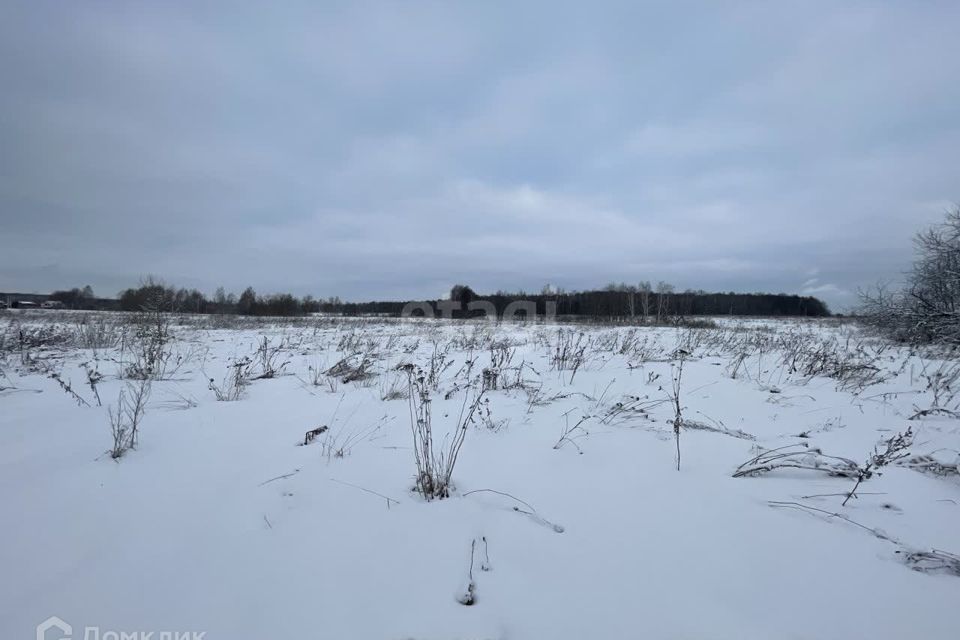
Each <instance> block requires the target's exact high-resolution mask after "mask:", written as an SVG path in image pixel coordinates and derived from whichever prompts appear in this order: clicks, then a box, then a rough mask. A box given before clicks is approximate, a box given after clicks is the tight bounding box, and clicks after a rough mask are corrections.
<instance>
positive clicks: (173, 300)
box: [120, 279, 340, 316]
mask: <svg viewBox="0 0 960 640" xmlns="http://www.w3.org/2000/svg"><path fill="white" fill-rule="evenodd" d="M324 304H327V305H338V304H340V299H339V298H331V299H329V300H328V301H326V303H322V302H320V301H318V300H315V299H314V298H313V297H312V296H306V297H304V298H297V297H296V296H294V295H292V294H289V293H274V294H270V295H266V296H261V295H257V292H256V291H254V289H253V287H247V288H246V289H244V291H243V292H242V293H241V294H240V295H239V296H237V295H236V294H233V293H227V292H226V291H224V289H223V287H220V288H218V289H217V291H216V293H214V295H213V297H212V298H207V296H205V295H204V294H203V293H202V292H201V291H198V290H197V289H182V288H179V289H178V288H176V287H172V286H169V285H166V284H163V283H161V282H156V281H154V280H152V279H148V280H147V281H145V282H144V283H143V284H141V285H140V286H139V287H136V288H131V289H126V290H124V291H122V292H121V293H120V309H122V310H123V311H140V310H143V309H156V310H160V311H171V312H180V313H225V314H240V315H247V316H299V315H305V314H308V313H316V312H318V311H321V306H322V305H324Z"/></svg>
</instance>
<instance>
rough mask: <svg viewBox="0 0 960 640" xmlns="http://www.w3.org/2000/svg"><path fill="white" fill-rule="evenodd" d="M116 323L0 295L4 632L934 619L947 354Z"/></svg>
mask: <svg viewBox="0 0 960 640" xmlns="http://www.w3.org/2000/svg"><path fill="white" fill-rule="evenodd" d="M132 320H133V319H132V318H130V317H127V316H123V315H120V314H113V315H102V316H98V315H83V314H70V313H60V314H55V315H50V316H45V315H43V314H42V313H37V312H6V313H5V314H4V315H2V316H0V335H2V338H0V340H2V342H0V368H2V371H3V373H4V375H2V376H0V388H2V391H0V504H2V505H3V507H4V509H3V525H2V527H0V567H2V568H3V572H2V576H3V577H2V579H0V638H4V639H7V638H9V639H16V638H33V637H34V633H35V627H36V625H37V624H38V623H40V622H41V621H43V620H44V619H46V618H48V617H49V616H53V615H55V616H58V617H59V618H61V619H63V620H64V621H66V622H68V623H69V624H70V625H72V627H73V637H74V638H81V637H83V632H84V629H86V628H89V627H96V628H97V629H98V630H99V633H100V634H101V636H102V635H103V634H104V633H107V632H110V631H116V632H135V631H140V632H151V631H152V632H155V636H154V638H159V634H160V633H161V632H165V631H172V632H181V633H182V632H190V631H193V632H205V633H206V636H205V637H206V638H207V640H246V639H249V640H264V639H267V638H270V639H286V638H416V639H418V640H421V639H423V640H425V639H440V638H551V639H560V638H571V639H574V638H575V639H578V640H582V639H584V638H712V639H713V638H731V639H734V638H736V639H742V638H758V639H764V640H766V639H769V638H847V639H849V638H874V639H877V638H928V637H938V638H952V637H956V634H957V629H958V627H957V619H956V610H957V605H958V603H960V576H958V575H957V572H958V571H960V558H958V557H957V556H954V555H951V552H952V553H960V536H958V531H960V481H958V476H957V463H958V453H957V450H958V449H960V421H958V419H957V416H956V415H955V414H954V413H953V411H954V410H956V409H957V405H958V402H960V395H958V396H955V394H957V392H958V391H960V381H958V378H960V362H958V361H950V360H940V359H936V358H934V357H933V355H932V354H930V353H923V352H916V351H914V352H909V351H908V350H906V349H904V348H901V347H895V346H891V345H888V344H884V343H882V342H880V341H878V340H875V339H873V338H870V337H868V336H865V335H862V334H861V333H860V332H859V331H858V330H857V329H856V328H855V327H854V326H853V325H850V324H841V323H838V322H835V321H830V322H814V321H810V322H804V321H796V320H793V321H751V322H748V323H735V322H732V321H729V320H725V321H723V322H721V323H720V326H719V328H702V329H686V328H629V327H617V328H610V327H593V326H590V327H581V326H568V325H563V326H558V325H538V324H517V325H496V324H492V323H491V324H486V323H479V324H474V323H462V322H455V323H449V322H447V323H444V322H440V321H429V322H428V321H387V320H383V321H371V320H349V319H329V318H311V319H305V320H298V321H292V322H273V323H271V322H269V321H262V322H255V321H252V320H250V321H246V320H243V321H241V320H239V319H237V320H234V319H227V320H228V321H229V322H237V323H238V326H236V327H228V328H215V327H216V326H217V323H219V322H221V319H219V318H216V317H175V318H174V319H173V324H172V325H171V326H170V327H165V326H162V325H163V321H162V320H161V322H160V324H159V325H157V324H151V321H152V320H154V319H151V318H143V319H142V320H143V324H141V325H139V326H138V325H136V324H135V323H133V322H132ZM158 327H159V328H158ZM156 332H160V334H161V335H159V336H158V335H157V333H156ZM166 332H169V334H167V333H166ZM151 354H152V355H151ZM468 361H469V362H472V365H470V364H468ZM681 364H682V376H681V375H680V371H681ZM484 370H486V373H485V372H484ZM328 372H329V375H328ZM51 376H54V377H51ZM420 376H422V377H423V381H422V383H420V386H421V387H422V388H423V389H424V390H425V393H428V394H429V396H430V402H429V408H430V412H431V416H432V418H431V424H430V428H431V430H432V433H433V438H434V449H435V450H436V451H445V450H446V449H447V448H448V447H449V445H450V444H451V442H453V438H454V436H456V435H457V430H458V425H460V424H463V423H465V422H466V430H465V431H462V432H461V433H462V435H463V436H464V440H463V444H462V447H461V449H460V452H459V457H458V459H457V461H456V466H455V467H454V468H453V472H452V478H451V479H452V483H453V487H452V489H451V491H450V494H451V495H450V497H449V498H447V499H438V500H433V501H427V500H425V499H424V498H423V497H422V496H420V495H419V494H417V493H416V492H415V491H414V487H415V485H416V483H417V468H416V463H415V456H414V436H413V428H412V424H411V422H412V420H415V415H416V414H417V413H418V411H421V410H422V409H423V406H424V405H422V404H421V398H420V396H419V395H418V396H416V397H415V398H414V400H415V402H413V404H412V405H411V400H410V398H409V397H408V387H409V384H410V382H409V379H410V378H411V377H412V378H414V382H416V378H418V377H420ZM138 378H147V380H146V382H144V381H142V380H139V379H138ZM91 379H92V380H93V381H94V384H92V385H91V384H90V382H89V381H90V380H91ZM211 379H212V382H211ZM484 386H486V389H485V390H484ZM677 388H679V393H677V394H675V389H677ZM121 389H127V391H126V392H125V394H126V395H125V403H126V404H127V405H128V406H129V403H130V398H131V394H135V393H136V392H138V391H139V390H143V391H145V392H149V398H148V401H147V404H146V411H145V412H144V413H143V415H142V418H141V419H140V424H139V436H138V442H137V446H136V448H135V449H132V450H129V451H126V452H125V453H123V455H122V456H121V457H120V458H119V459H117V460H114V459H112V458H111V455H110V453H109V452H108V450H109V449H111V448H112V447H113V444H114V442H113V438H112V436H111V428H110V415H109V412H108V410H109V409H112V410H113V412H114V415H116V413H117V409H118V407H117V405H118V394H119V393H120V391H121ZM95 391H96V393H95ZM97 394H98V395H99V398H100V399H101V400H102V406H98V402H97ZM478 395H479V401H477V403H476V409H475V411H474V412H473V413H472V420H471V421H469V422H467V421H466V416H467V415H471V414H470V407H471V406H472V405H473V403H474V401H475V400H476V399H477V397H478ZM675 395H676V397H674V396H675ZM218 396H219V397H222V398H224V400H223V401H220V400H218ZM677 398H678V399H679V402H677ZM678 404H679V408H680V412H681V419H680V420H679V421H678V422H679V426H680V428H679V430H680V434H679V451H680V459H679V466H680V469H679V470H678V469H677V465H678V460H677V450H678V449H677V447H678V445H677V436H676V433H675V425H674V421H675V419H676V417H677V416H676V410H677V405H678ZM931 409H935V410H933V411H931ZM918 413H920V414H921V415H916V414H918ZM913 416H916V417H915V418H914V419H910V418H911V417H913ZM322 427H326V429H325V430H324V429H322ZM908 428H910V432H909V433H907V434H906V435H905V437H906V438H907V439H908V440H909V439H910V438H911V436H912V444H911V445H910V446H909V447H908V448H905V449H898V448H897V447H898V445H897V442H896V441H895V440H893V441H892V443H891V445H890V446H891V452H890V456H889V457H885V455H884V454H885V452H886V451H887V446H888V445H887V443H888V442H891V440H892V439H894V438H895V436H897V434H904V432H906V431H907V429H908ZM315 429H316V430H317V431H318V432H317V433H316V435H314V436H313V437H312V438H309V437H308V436H307V434H306V432H308V431H310V430H315ZM305 439H309V440H310V442H309V443H308V444H306V445H304V441H305ZM901 444H903V443H901ZM772 449H779V451H778V452H777V453H776V454H768V455H767V456H766V457H761V458H759V459H757V456H758V455H761V456H762V454H763V452H764V450H772ZM874 453H877V454H878V455H879V456H880V457H879V458H871V456H872V455H873V454H874ZM751 459H756V460H757V462H756V463H755V464H754V466H753V467H751V468H746V467H741V465H743V464H744V463H747V462H748V461H749V460H751ZM764 460H773V462H772V464H771V465H767V466H776V465H777V464H781V465H782V464H788V465H790V466H788V467H786V468H775V469H772V470H769V471H767V470H766V469H762V468H760V467H762V466H763V461H764ZM878 460H879V462H878ZM871 461H873V462H874V466H872V467H870V468H867V466H866V465H867V463H868V462H871ZM877 465H879V466H877ZM738 468H739V469H741V471H744V470H745V471H751V470H752V471H755V472H756V473H752V474H751V473H746V474H742V475H743V477H734V475H735V474H736V473H737V471H738ZM865 471H866V472H867V473H866V475H869V477H866V478H865V479H863V481H862V482H861V484H860V485H859V487H858V488H857V494H856V496H854V497H850V498H849V499H848V494H849V492H850V491H851V490H852V489H853V488H854V485H855V484H856V481H857V478H858V477H860V476H862V475H864V472H865ZM877 471H879V473H877ZM845 500H847V502H846V505H845V506H843V505H842V503H843V502H844V501H845ZM784 503H789V504H784ZM817 510H820V511H817ZM830 514H839V516H833V515H830ZM843 518H848V519H849V521H848V520H844V519H843ZM933 550H938V551H936V552H934V553H930V552H931V551H933ZM471 576H472V577H471ZM463 602H468V603H469V602H472V604H469V605H467V604H463ZM54 634H55V632H53V631H52V632H51V633H50V635H51V636H53V635H54Z"/></svg>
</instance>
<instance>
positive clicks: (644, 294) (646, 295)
mask: <svg viewBox="0 0 960 640" xmlns="http://www.w3.org/2000/svg"><path fill="white" fill-rule="evenodd" d="M637 291H638V292H639V293H640V309H641V310H642V311H643V322H644V324H646V322H647V321H648V320H649V318H650V294H651V293H652V292H653V287H651V286H650V281H649V280H644V281H642V282H641V283H640V285H639V286H638V287H637Z"/></svg>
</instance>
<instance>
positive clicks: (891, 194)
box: [0, 1, 960, 308]
mask: <svg viewBox="0 0 960 640" xmlns="http://www.w3.org/2000/svg"><path fill="white" fill-rule="evenodd" d="M516 4H519V5H520V6H515V5H516ZM640 4H643V6H642V7H640V6H639V5H640ZM957 24H960V5H957V4H956V3H946V2H945V3H936V2H931V3H887V4H879V3H878V4H877V5H875V6H872V5H870V4H867V3H847V4H845V5H844V6H842V7H841V6H839V5H837V4H836V3H826V2H825V3H813V2H797V3H793V4H791V3H755V4H754V3H742V4H741V3H719V4H718V3H704V4H699V3H685V2H681V3H663V4H649V3H623V4H606V5H604V6H602V7H601V6H599V5H596V4H594V5H589V4H587V3H569V4H565V3H555V2H544V3H513V4H510V3H497V2H494V3H441V2H437V3H429V2H427V3H362V2H349V3H346V2H345V3H341V4H327V3H324V6H323V8H319V7H318V6H316V3H303V4H302V5H298V4H295V3H279V4H278V3H269V4H261V5H259V6H258V5H256V4H253V3H249V4H247V3H243V7H240V6H238V5H237V3H225V4H221V5H217V4H207V3H205V4H203V6H202V7H201V6H200V4H199V3H187V2H184V3H136V2H83V3H54V2H50V3H47V2H42V1H38V2H30V3H18V4H17V3H8V4H6V5H5V6H4V7H3V8H2V9H0V82H2V91H0V140H2V141H3V144H2V145H0V229H2V232H0V290H9V289H17V290H41V291H42V290H48V289H50V288H55V287H69V286H77V285H81V286H82V285H83V284H86V283H88V282H89V283H90V284H92V285H93V286H94V288H95V289H96V290H97V291H98V292H100V293H103V294H112V293H114V292H115V291H116V290H118V289H119V288H121V287H123V286H127V285H129V284H132V283H134V282H136V280H137V279H138V278H139V277H140V276H141V275H145V274H155V275H158V276H161V277H163V278H165V279H167V280H169V281H171V282H174V283H176V284H179V285H182V286H197V287H199V288H202V289H204V290H207V291H211V290H212V289H213V288H215V287H216V286H218V285H224V286H226V287H227V288H228V289H233V290H239V289H241V288H243V287H245V286H246V285H248V284H251V285H253V286H254V287H256V288H257V289H258V290H262V291H271V290H291V291H293V292H295V293H301V294H303V293H312V294H314V295H317V296H328V295H339V296H341V297H342V298H346V299H373V298H408V297H413V296H427V295H438V294H440V293H441V292H443V291H444V290H445V289H446V288H448V287H449V286H450V284H452V283H453V282H454V281H466V282H467V283H468V284H470V285H471V286H472V287H473V288H474V289H477V290H480V291H491V290H495V289H500V288H503V289H519V288H526V289H539V288H540V286H542V285H543V284H544V283H547V282H549V283H552V284H554V285H560V286H564V287H566V288H586V287H592V286H602V285H604V284H605V283H607V282H609V281H618V282H619V281H626V282H636V281H638V280H641V279H644V280H646V279H649V280H654V281H656V280H661V279H662V280H667V281H670V282H672V283H673V284H675V285H676V286H677V287H678V288H681V289H683V288H687V287H690V288H703V289H715V290H745V291H752V290H765V291H773V292H777V291H785V292H804V293H809V294H813V295H818V296H821V297H822V298H824V299H825V300H827V301H828V302H830V303H831V304H832V306H833V307H835V308H842V307H843V306H845V305H847V304H849V303H850V302H852V300H853V296H852V292H853V291H854V290H855V289H856V287H857V286H861V285H869V284H870V283H872V282H874V281H876V280H888V279H891V278H896V277H897V276H898V275H899V273H901V272H902V271H903V270H904V269H905V268H907V266H908V265H909V261H910V250H911V246H910V235H911V234H912V233H913V232H914V231H916V230H917V229H919V228H920V227H921V226H923V225H924V224H927V223H929V222H932V221H934V220H935V219H936V218H937V217H938V216H939V215H940V214H941V213H942V211H943V210H944V209H945V208H946V207H947V206H949V205H950V204H951V202H954V201H957V200H960V193H958V188H960V187H958V185H960V181H958V178H960V175H958V173H960V171H958V169H957V167H958V165H957V163H956V161H955V157H956V149H957V148H958V143H960V118H957V108H958V105H960V44H957V40H956V37H955V26H956V25H957Z"/></svg>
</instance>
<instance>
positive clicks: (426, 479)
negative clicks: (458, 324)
mask: <svg viewBox="0 0 960 640" xmlns="http://www.w3.org/2000/svg"><path fill="white" fill-rule="evenodd" d="M406 371H407V381H408V385H409V401H410V417H411V424H410V428H411V430H412V432H413V455H414V460H415V461H416V465H417V477H416V487H415V488H416V490H417V491H418V492H419V493H420V495H422V496H423V497H424V499H426V500H434V499H439V498H447V497H449V496H450V489H451V487H452V485H451V477H452V476H453V468H454V466H456V464H457V456H458V455H459V454H460V449H461V448H462V447H463V442H464V440H465V439H466V437H467V426H468V425H469V424H470V423H472V422H473V416H474V414H475V413H476V412H477V409H478V407H479V406H480V402H481V400H482V398H483V393H484V391H483V389H482V388H481V389H480V391H476V392H474V393H473V395H472V400H471V390H472V386H468V388H467V389H466V390H465V392H464V396H463V404H462V406H461V407H460V415H459V417H458V418H457V424H456V426H455V430H454V432H453V434H452V437H450V438H449V441H448V442H449V444H448V445H447V446H446V448H444V447H443V445H439V446H438V445H437V444H436V443H435V442H434V432H433V417H432V414H431V411H430V409H431V399H430V389H431V380H430V377H429V376H428V375H427V374H426V373H424V371H423V370H422V369H420V368H419V367H415V366H413V365H407V366H406ZM467 378H468V379H469V372H468V376H467Z"/></svg>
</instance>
